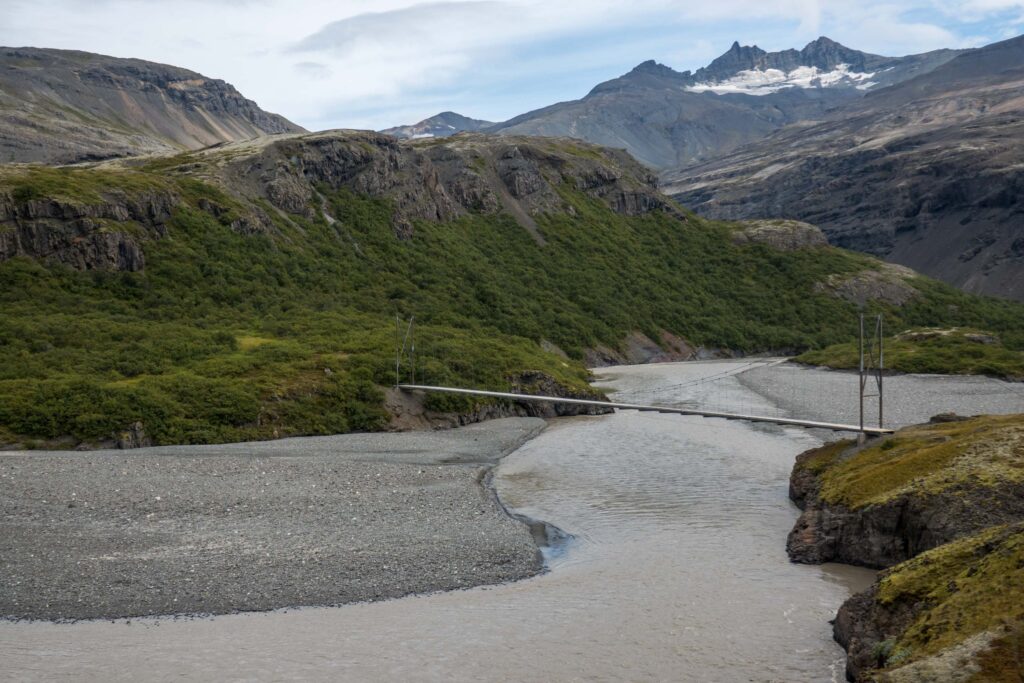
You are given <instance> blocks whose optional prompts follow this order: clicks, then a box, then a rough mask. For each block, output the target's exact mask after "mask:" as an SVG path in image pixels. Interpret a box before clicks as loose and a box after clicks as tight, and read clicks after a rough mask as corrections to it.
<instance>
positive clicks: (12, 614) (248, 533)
mask: <svg viewBox="0 0 1024 683" xmlns="http://www.w3.org/2000/svg"><path fill="white" fill-rule="evenodd" d="M544 425H545V423H544V421H543V420H540V419H536V418H511V419H502V420H492V421H488V422H486V423H482V424H477V425H472V426H468V427H464V428H460V429H454V430H444V431H431V432H407V433H381V434H347V435H340V436H331V437H311V438H302V439H283V440H279V441H269V442H256V443H243V444H228V445H221V446H187V447H186V446H172V447H161V448H146V449H136V450H131V451H91V452H87V453H75V452H66V451H64V452H59V451H58V452H43V451H31V452H28V451H22V452H5V453H0V538H2V539H3V541H2V546H3V551H2V555H0V616H2V617H6V618H9V619H10V618H13V619H46V620H58V621H64V620H79V619H98V618H102V619H109V618H119V617H139V616H149V615H164V614H224V613H231V612H245V611H264V610H272V609H277V608H282V607H295V606H310V605H338V604H344V603H352V602H361V601H367V600H380V599H385V598H394V597H399V596H403V595H408V594H412V593H425V592H431V591H443V590H452V589H458V588H468V587H472V586H480V585H486V584H495V583H502V582H506V581H512V580H516V579H521V578H525V577H528V576H532V575H534V574H537V573H539V572H540V571H541V569H542V563H541V558H540V555H539V552H538V550H537V547H536V545H535V544H534V542H533V539H532V537H531V533H530V531H529V529H528V528H527V527H526V526H525V525H524V524H522V523H521V522H519V521H516V520H514V519H512V518H511V517H509V516H508V515H507V514H506V513H505V511H504V509H503V508H502V506H501V504H500V502H498V501H497V499H496V496H495V495H494V493H493V492H492V491H491V490H489V489H487V488H485V487H484V479H485V476H486V474H487V472H488V471H489V470H490V468H491V467H492V466H493V465H494V464H495V463H497V462H498V461H499V460H500V459H501V458H502V457H504V456H505V455H507V454H508V453H511V452H512V451H514V450H516V449H517V448H518V447H519V446H520V445H522V444H523V443H525V442H526V441H528V440H529V439H531V438H533V437H534V436H536V435H537V434H539V433H540V432H541V431H542V430H543V428H544Z"/></svg>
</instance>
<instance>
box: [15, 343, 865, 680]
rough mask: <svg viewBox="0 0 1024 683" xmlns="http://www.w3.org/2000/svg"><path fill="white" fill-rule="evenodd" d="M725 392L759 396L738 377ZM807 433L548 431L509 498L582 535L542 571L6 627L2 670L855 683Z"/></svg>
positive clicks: (585, 421) (658, 427) (509, 481)
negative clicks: (812, 506)
mask: <svg viewBox="0 0 1024 683" xmlns="http://www.w3.org/2000/svg"><path fill="white" fill-rule="evenodd" d="M730 367H736V366H730V365H728V364H724V363H700V364H679V365H669V366H657V367H652V366H648V367H639V368H618V369H614V370H612V371H610V374H609V377H610V379H609V384H608V385H609V386H613V387H615V388H617V389H618V390H619V393H618V394H617V397H618V398H622V399H623V400H637V401H640V400H644V399H645V398H650V397H651V396H652V395H654V394H656V393H658V392H659V391H661V392H663V391H664V389H665V388H666V387H668V386H672V387H673V389H672V392H671V393H672V396H673V397H674V400H678V401H685V400H697V399H700V398H701V395H702V394H706V393H707V392H708V386H707V385H705V384H695V385H687V386H682V387H679V386H677V385H679V384H681V383H683V384H685V383H687V382H691V381H694V380H696V379H699V378H700V377H703V376H708V375H713V374H716V373H721V372H722V371H723V370H728V369H730ZM714 384H715V385H716V389H715V396H716V400H717V402H718V404H719V405H721V406H723V407H729V406H730V405H732V406H734V407H735V408H737V409H739V408H743V409H754V408H762V409H765V410H774V407H773V406H769V405H765V404H764V402H763V400H762V399H760V398H759V397H758V396H757V395H756V394H754V393H753V392H751V391H749V390H746V389H744V388H743V387H742V385H741V384H740V383H739V382H738V381H737V380H736V379H734V378H731V377H726V378H725V379H723V380H721V381H719V382H715V383H714ZM818 443H819V442H818V441H817V439H816V437H815V436H813V435H811V434H809V433H807V432H805V431H801V430H798V429H783V428H777V427H771V426H762V427H757V426H751V425H747V424H743V423H727V422H723V421H720V420H702V419H700V418H690V417H680V416H675V415H659V414H650V413H619V414H615V415H611V416H605V417H594V418H574V419H571V420H564V421H561V422H558V423H557V424H555V425H553V426H552V427H549V429H548V430H547V431H545V432H544V433H543V434H541V436H539V437H538V438H536V439H534V440H533V441H531V442H529V443H528V444H526V445H525V446H524V447H523V448H521V449H520V450H518V451H517V452H516V453H514V454H513V455H511V456H509V457H508V458H506V460H505V461H504V462H503V463H502V465H501V466H500V467H499V468H498V469H497V471H496V472H495V475H494V484H495V486H496V487H497V489H498V491H499V492H500V495H501V497H502V499H503V501H504V502H505V504H506V505H507V506H509V507H510V508H513V509H514V510H515V511H517V512H519V513H521V514H525V515H529V516H532V517H535V518H538V519H544V520H547V521H550V522H552V523H553V524H556V525H558V526H559V527H561V528H562V529H564V530H565V531H567V532H569V533H571V534H572V535H573V536H574V537H575V538H574V541H573V542H571V543H570V544H569V545H568V547H567V548H566V549H565V550H564V552H561V553H559V554H557V555H556V556H553V557H551V558H550V563H551V571H550V572H549V573H547V574H545V575H543V576H541V577H538V578H535V579H531V580H528V581H523V582H520V583H516V584H509V585H503V586H497V587H490V588H481V589H473V590H468V591H459V592H453V593H446V594H435V595H428V596H420V597H412V598H405V599H401V600H394V601H390V602H384V603H375V604H360V605H352V606H347V607H341V608H334V609H303V610H293V611H289V612H275V613H269V614H249V615H233V616H225V617H218V618H216V619H211V620H179V621H174V620H156V621H153V620H149V621H136V622H133V623H131V624H125V623H123V622H122V623H83V624H71V625H52V624H18V625H11V624H4V625H0V662H2V664H0V678H3V677H5V676H9V677H11V678H15V679H26V678H54V677H59V676H67V677H72V676H74V677H76V678H92V679H106V680H110V679H125V680H128V679H139V678H146V679H153V678H159V679H162V678H176V677H182V676H184V677H190V678H196V677H202V678H208V679H255V678H260V679H275V680H299V679H333V680H453V679H454V680H498V681H521V680H530V681H533V680H558V681H565V680H585V681H603V680H634V681H636V680H671V681H680V680H693V681H829V680H841V679H842V661H843V653H842V651H841V650H840V649H839V648H838V647H837V646H836V645H835V644H834V643H833V642H832V640H831V637H830V627H829V624H828V620H829V619H830V618H831V617H832V616H833V614H834V612H835V609H836V608H837V607H838V606H839V604H840V603H841V602H842V601H843V600H844V599H845V598H846V597H848V596H849V595H850V593H851V590H852V589H859V588H860V587H862V586H864V585H866V583H867V581H868V580H869V579H870V576H871V574H870V573H869V572H866V571H862V570H854V569H851V568H844V567H831V566H826V567H809V566H798V565H792V564H790V563H789V562H788V561H787V559H786V555H785V550H784V544H785V537H786V533H787V532H788V530H789V528H790V527H791V525H792V523H793V521H794V520H795V518H796V510H795V508H793V507H792V505H791V504H790V503H789V501H788V499H787V497H786V481H787V477H788V474H789V470H790V467H791V466H792V462H793V456H794V455H795V454H796V453H798V452H799V451H801V450H803V449H806V448H809V447H812V446H815V445H817V444H818Z"/></svg>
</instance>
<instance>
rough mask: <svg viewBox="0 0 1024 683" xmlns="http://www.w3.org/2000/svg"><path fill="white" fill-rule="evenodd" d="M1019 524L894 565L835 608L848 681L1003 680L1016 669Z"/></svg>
mask: <svg viewBox="0 0 1024 683" xmlns="http://www.w3.org/2000/svg"><path fill="white" fill-rule="evenodd" d="M1022 567H1024V523H1017V524H1013V525H1009V526H1001V527H994V528H993V529H991V530H989V531H986V532H984V533H981V534H978V535H976V536H970V537H968V538H964V539H961V540H958V541H955V542H953V543H949V544H947V545H943V546H941V547H938V548H936V549H934V550H931V551H928V552H926V553H923V554H921V555H919V556H917V557H915V558H914V559H912V560H910V561H908V562H904V563H903V564H900V565H897V566H895V567H893V568H892V569H890V570H888V571H887V572H885V573H883V574H882V575H881V577H880V578H879V580H878V582H877V583H875V585H874V586H872V587H871V588H870V589H868V590H867V591H865V592H863V593H860V594H858V595H855V596H854V597H852V598H850V599H849V600H847V601H846V603H844V604H843V606H842V607H841V608H840V609H839V613H838V614H837V616H836V620H835V623H834V633H835V638H836V640H837V641H838V642H839V643H840V644H841V645H842V646H843V647H844V648H846V650H847V653H848V654H847V665H846V674H847V677H848V678H849V679H850V680H856V681H876V682H878V683H918V682H919V681H936V682H938V681H942V683H972V682H980V681H1004V680H1006V681H1011V680H1013V679H1014V678H1020V674H1021V672H1022V671H1024V569H1022Z"/></svg>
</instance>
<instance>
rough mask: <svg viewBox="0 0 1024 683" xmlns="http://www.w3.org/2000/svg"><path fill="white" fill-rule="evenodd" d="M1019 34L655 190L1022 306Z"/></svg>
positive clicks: (1022, 59) (1022, 66) (687, 171)
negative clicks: (790, 226) (812, 232)
mask: <svg viewBox="0 0 1024 683" xmlns="http://www.w3.org/2000/svg"><path fill="white" fill-rule="evenodd" d="M1022 161H1024V37H1019V38H1015V39H1012V40H1008V41H1005V42H1001V43H996V44H994V45H990V46H987V47H985V48H981V49H979V50H975V51H971V52H968V53H966V54H962V55H960V56H958V57H957V58H956V59H954V60H951V61H949V62H947V63H946V64H943V65H941V66H939V67H937V68H935V69H934V70H932V71H930V72H928V73H925V74H922V75H920V76H918V77H916V78H913V79H910V80H907V81H904V82H902V83H899V84H896V85H894V86H892V87H888V88H884V89H881V90H879V91H877V92H873V93H869V94H868V95H867V96H866V97H864V98H863V99H861V100H859V101H857V102H855V103H851V104H850V105H848V106H847V107H845V108H843V109H841V110H838V111H836V112H834V113H832V114H830V115H828V116H826V117H824V119H823V120H821V121H816V122H807V123H803V124H799V125H794V126H791V127H788V128H784V129H782V130H780V131H778V132H777V133H775V134H773V135H770V136H767V137H766V138H765V139H764V140H761V141H759V142H757V143H754V144H752V145H749V146H746V147H744V148H742V149H739V150H736V151H734V152H732V153H730V154H726V155H724V156H721V157H719V158H717V159H714V160H711V161H708V162H706V163H703V164H698V165H694V166H690V167H688V168H683V169H680V170H676V171H671V172H668V173H666V174H664V176H663V187H664V189H665V191H666V192H668V193H669V194H672V195H673V196H675V197H676V199H678V200H679V201H680V202H682V203H684V204H685V205H687V206H689V207H691V208H693V209H695V210H697V211H698V212H700V213H702V214H704V215H707V216H710V217H714V218H733V219H735V218H750V217H753V216H759V217H763V216H787V217H792V218H797V219H800V220H805V221H810V222H812V223H815V224H817V225H819V226H820V227H821V228H822V229H823V230H824V231H825V233H826V234H827V235H828V237H829V240H830V241H831V242H832V243H833V244H837V245H839V246H843V247H847V248H850V249H857V250H859V251H865V252H868V253H871V254H875V255H877V256H882V257H884V258H886V259H888V260H891V261H895V262H896V263H901V264H904V265H907V266H910V267H912V268H915V269H918V270H920V271H922V272H925V273H928V274H930V275H933V276H935V277H941V278H942V279H944V280H946V281H947V282H950V283H952V284H955V285H957V286H959V287H962V288H963V289H966V290H967V291H972V292H978V293H987V294H1000V295H1003V296H1009V297H1012V298H1016V299H1022V300H1024V229H1022V228H1024V202H1022V201H1021V198H1022V197H1024V167H1022Z"/></svg>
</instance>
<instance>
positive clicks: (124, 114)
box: [0, 48, 303, 163]
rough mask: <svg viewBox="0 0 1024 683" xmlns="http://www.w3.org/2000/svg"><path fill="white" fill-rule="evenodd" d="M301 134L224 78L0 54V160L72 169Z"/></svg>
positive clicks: (140, 65) (37, 52) (94, 58)
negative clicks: (101, 161) (80, 164)
mask: <svg viewBox="0 0 1024 683" xmlns="http://www.w3.org/2000/svg"><path fill="white" fill-rule="evenodd" d="M302 130H303V129H302V128H301V127H299V126H296V125H295V124H293V123H291V122H290V121H288V120H287V119H284V118H283V117H281V116H278V115H276V114H269V113H267V112H265V111H263V110H262V109H260V108H259V107H258V106H257V105H256V104H255V103H254V102H252V101H251V100H247V99H245V98H244V97H243V96H242V95H241V94H239V92H238V91H237V90H235V89H234V88H233V87H232V86H231V85H229V84H227V83H225V82H224V81H221V80H217V79H212V78H207V77H205V76H203V75H201V74H197V73H195V72H193V71H188V70H187V69H181V68H178V67H173V66H167V65H164V64H154V63H152V62H145V61H142V60H139V59H118V58H115V57H106V56H103V55H96V54H90V53H87V52H74V51H69V50H47V49H36V48H0V163H2V162H11V161H15V162H27V161H42V162H47V163H72V162H76V161H83V160H89V159H103V158H109V157H116V156H126V155H131V154H140V153H148V152H158V153H165V152H170V151H178V150H181V149H196V148H199V147H205V146H207V145H212V144H215V143H219V142H227V141H232V140H244V139H248V138H253V137H258V136H261V135H268V134H273V133H294V132H301V131H302Z"/></svg>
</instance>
